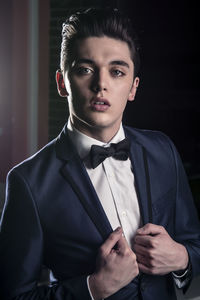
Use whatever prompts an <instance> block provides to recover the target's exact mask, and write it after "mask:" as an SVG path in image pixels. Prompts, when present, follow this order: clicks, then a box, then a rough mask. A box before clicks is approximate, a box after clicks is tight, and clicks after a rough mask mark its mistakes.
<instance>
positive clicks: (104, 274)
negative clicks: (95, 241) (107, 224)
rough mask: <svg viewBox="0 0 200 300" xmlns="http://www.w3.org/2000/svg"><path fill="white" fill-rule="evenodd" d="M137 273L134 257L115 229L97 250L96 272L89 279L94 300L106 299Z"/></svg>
mask: <svg viewBox="0 0 200 300" xmlns="http://www.w3.org/2000/svg"><path fill="white" fill-rule="evenodd" d="M138 273H139V270H138V265H137V262H136V256H135V254H134V253H133V251H132V250H131V249H130V247H129V245H128V243H127V241H126V239H125V238H124V236H123V234H122V229H121V228H117V229H116V230H115V231H114V232H112V233H111V234H110V236H109V237H108V239H107V240H106V241H105V242H104V244H103V245H102V246H101V247H100V249H99V254H98V256H97V265H96V272H95V273H94V274H92V275H91V276H90V278H89V286H90V290H91V292H92V295H93V298H94V299H95V300H98V299H102V298H107V297H109V296H110V295H112V294H114V293H116V292H117V291H118V290H120V289H121V288H122V287H124V286H125V285H127V284H128V283H130V282H131V281H132V280H133V279H134V278H135V277H136V276H137V275H138Z"/></svg>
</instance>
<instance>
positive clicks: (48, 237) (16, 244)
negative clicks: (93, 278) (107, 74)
mask: <svg viewBox="0 0 200 300" xmlns="http://www.w3.org/2000/svg"><path fill="white" fill-rule="evenodd" d="M125 134H126V135H127V136H128V137H129V138H130V140H131V154H130V158H131V161H132V166H133V171H134V175H135V181H136V191H137V195H138V200H139V205H140V212H141V217H142V220H143V224H145V223H148V222H149V221H151V222H153V223H154V224H158V225H162V226H164V227H165V229H166V230H167V231H168V233H169V234H170V236H171V237H172V238H173V239H175V240H176V241H178V242H180V243H182V244H183V245H185V247H186V248H187V250H188V253H189V256H190V261H191V265H192V275H193V276H195V275H197V274H199V273H200V226H199V222H198V218H197V214H196V210H195V208H194V205H193V200H192V197H191V192H190V190H189V187H188V184H187V179H186V175H185V172H184V170H183V166H182V163H181V161H180V158H179V156H178V154H177V152H176V150H175V148H174V146H173V144H172V142H171V141H170V140H169V139H168V138H167V137H166V136H165V135H163V134H162V133H159V132H154V131H146V130H136V129H131V128H129V127H125ZM119 172H120V170H119ZM111 232H112V228H111V225H110V223H109V221H108V219H107V217H106V215H105V212H104V210H103V208H102V206H101V204H100V201H99V199H98V197H97V194H96V192H95V190H94V188H93V185H92V183H91V181H90V179H89V177H88V174H87V172H86V170H85V167H84V165H83V163H82V162H81V160H80V158H79V156H78V154H77V152H76V150H75V149H74V147H73V145H72V144H71V142H70V140H69V138H68V136H67V132H66V130H65V129H64V130H63V131H62V132H61V134H60V135H59V136H58V138H57V139H55V140H53V141H52V142H50V143H49V144H48V145H47V146H45V147H44V148H43V149H42V150H41V151H39V152H38V153H37V154H36V155H34V156H33V157H31V158H29V159H27V160H26V161H24V162H23V163H22V164H20V165H18V166H17V167H15V168H14V169H12V170H11V172H10V173H9V175H8V181H7V199H6V203H5V207H4V211H3V216H2V221H1V234H0V295H1V296H0V299H4V300H7V299H11V298H15V297H16V299H20V300H22V299H55V300H61V299H62V300H63V299H65V300H71V299H74V300H79V299H84V300H89V299H90V297H89V293H88V290H87V285H86V277H87V275H88V274H91V273H92V272H93V271H94V268H95V259H96V255H97V251H98V248H99V247H100V246H101V244H102V243H103V242H104V241H105V239H106V238H107V237H108V236H109V234H110V233H111ZM42 265H45V266H46V267H47V268H49V269H51V270H52V272H53V274H54V277H55V278H56V279H57V283H56V284H54V285H53V286H51V287H48V286H38V284H37V283H38V280H39V276H40V271H41V266H42ZM137 290H140V292H141V294H142V299H144V300H156V299H160V297H161V295H162V300H167V299H170V300H172V299H176V297H175V293H174V287H173V279H172V275H171V274H168V275H165V276H150V275H147V274H142V275H140V276H138V277H137V278H136V279H135V280H134V281H133V282H131V283H130V284H129V285H127V286H126V287H124V288H123V289H121V290H120V291H119V292H117V293H116V294H114V295H113V296H111V297H110V298H109V299H112V300H131V299H134V295H135V293H136V291H137ZM17 296H18V297H17ZM1 297H2V298H1Z"/></svg>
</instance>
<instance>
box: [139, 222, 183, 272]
mask: <svg viewBox="0 0 200 300" xmlns="http://www.w3.org/2000/svg"><path fill="white" fill-rule="evenodd" d="M134 250H135V254H136V256H137V262H138V266H139V270H140V271H142V272H143V273H147V274H154V275H164V274H167V273H170V272H172V271H174V272H175V271H179V270H184V269H186V268H187V266H188V261H189V258H188V253H187V250H186V248H185V247H184V246H183V245H181V244H179V243H177V242H175V241H174V240H173V239H172V238H171V237H170V236H169V234H168V233H167V231H166V230H165V228H164V227H162V226H158V225H154V224H150V223H149V224H146V225H145V226H144V227H142V228H140V229H138V230H137V233H136V236H135V243H134Z"/></svg>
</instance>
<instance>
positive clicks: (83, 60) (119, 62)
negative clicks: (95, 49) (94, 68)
mask: <svg viewBox="0 0 200 300" xmlns="http://www.w3.org/2000/svg"><path fill="white" fill-rule="evenodd" d="M84 63H85V64H90V65H95V62H94V61H93V60H92V59H89V58H78V59H76V60H75V61H74V62H73V65H77V64H84ZM109 65H118V66H124V67H126V68H128V69H129V68H130V66H129V64H128V63H127V62H125V61H124V60H113V61H111V62H109Z"/></svg>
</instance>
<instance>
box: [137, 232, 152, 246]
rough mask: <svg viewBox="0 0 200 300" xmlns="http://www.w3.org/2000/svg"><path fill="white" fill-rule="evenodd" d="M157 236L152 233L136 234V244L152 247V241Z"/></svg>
mask: <svg viewBox="0 0 200 300" xmlns="http://www.w3.org/2000/svg"><path fill="white" fill-rule="evenodd" d="M153 239H155V237H153V236H151V235H138V234H137V235H136V236H135V239H134V242H135V243H134V245H140V246H143V247H152V241H153Z"/></svg>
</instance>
